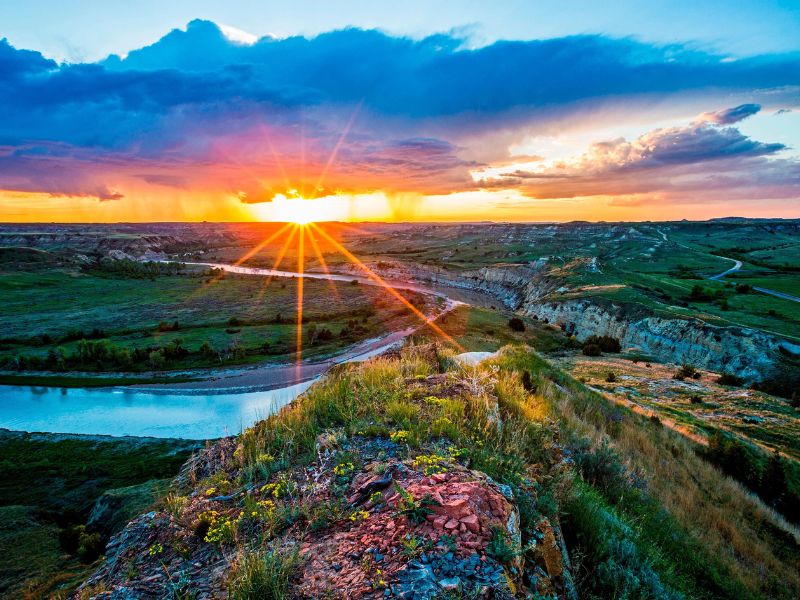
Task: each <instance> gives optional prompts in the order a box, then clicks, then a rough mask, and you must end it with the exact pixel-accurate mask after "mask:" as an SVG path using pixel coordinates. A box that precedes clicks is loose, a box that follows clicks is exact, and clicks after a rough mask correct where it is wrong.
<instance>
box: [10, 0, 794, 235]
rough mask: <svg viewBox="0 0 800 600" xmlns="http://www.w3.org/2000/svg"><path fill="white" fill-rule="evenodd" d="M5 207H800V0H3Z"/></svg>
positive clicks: (313, 210) (115, 215)
mask: <svg viewBox="0 0 800 600" xmlns="http://www.w3.org/2000/svg"><path fill="white" fill-rule="evenodd" d="M2 37H5V39H4V40H3V41H0V115H1V116H0V221H178V220H210V221H211V220H214V221H243V220H295V219H297V218H299V216H301V215H307V214H313V218H314V219H316V220H397V221H406V220H417V221H419V220H421V221H434V220H448V221H453V220H469V221H475V220H492V221H551V220H555V221H569V220H578V219H581V220H660V219H681V218H689V219H705V218H710V217H720V216H730V215H738V216H761V217H800V2H795V1H791V0H789V1H783V2H779V1H774V2H770V1H756V0H737V2H729V1H728V2H723V1H698V0H693V1H672V2H640V1H637V2H634V1H623V2H580V1H578V2H576V1H573V2H563V0H562V1H559V2H551V1H549V0H548V1H539V2H536V1H526V2H523V1H519V2H503V1H499V2H491V3H490V2H449V1H422V0H406V1H404V2H392V3H388V2H386V3H384V2H376V1H372V2H352V1H350V2H347V1H346V2H330V1H327V2H322V1H320V2H300V1H297V2H264V1H261V2H256V1H246V2H245V1H242V2H236V1H230V2H226V3H219V2H209V1H204V0H199V1H198V0H195V1H191V2H189V1H179V2H173V3H164V2H163V1H162V2H155V1H151V0H144V1H140V2H135V3H133V2H115V1H109V0H104V1H100V0H82V1H80V2H77V1H71V2H70V1H60V2H55V1H44V0H30V1H27V2H13V3H12V2H4V3H2V4H1V5H0V38H2Z"/></svg>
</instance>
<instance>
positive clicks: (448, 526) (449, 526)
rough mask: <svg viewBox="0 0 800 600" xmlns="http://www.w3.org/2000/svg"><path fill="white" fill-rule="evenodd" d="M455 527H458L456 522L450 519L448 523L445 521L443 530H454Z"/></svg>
mask: <svg viewBox="0 0 800 600" xmlns="http://www.w3.org/2000/svg"><path fill="white" fill-rule="evenodd" d="M456 527H458V521H456V520H455V519H450V520H449V521H447V523H445V524H444V528H445V529H455V528H456Z"/></svg>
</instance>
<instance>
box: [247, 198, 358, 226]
mask: <svg viewBox="0 0 800 600" xmlns="http://www.w3.org/2000/svg"><path fill="white" fill-rule="evenodd" d="M253 211H254V213H255V215H256V217H257V218H258V219H259V220H261V221H278V222H283V223H295V224H297V225H308V224H309V223H312V222H315V221H341V220H345V219H346V218H347V216H348V215H347V207H346V206H345V205H344V203H343V202H342V200H341V199H340V198H338V197H336V196H330V197H325V198H314V199H310V198H303V197H300V196H291V197H287V196H286V195H284V194H276V195H275V196H274V197H273V198H272V201H271V202H264V203H262V204H256V205H253Z"/></svg>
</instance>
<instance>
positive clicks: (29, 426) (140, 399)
mask: <svg viewBox="0 0 800 600" xmlns="http://www.w3.org/2000/svg"><path fill="white" fill-rule="evenodd" d="M312 383H313V381H306V382H303V383H299V384H296V385H292V386H289V387H285V388H280V389H275V390H269V391H261V392H245V393H232V394H192V395H188V394H164V393H157V394H156V393H152V392H147V391H144V390H134V389H130V388H129V389H125V390H124V391H123V390H118V389H110V388H106V389H83V388H72V389H67V388H50V387H41V386H36V387H32V386H8V385H4V386H0V428H6V429H14V430H19V431H48V432H55V433H82V434H103V435H134V436H152V437H171V438H186V439H213V438H217V437H221V436H224V435H232V434H236V433H239V432H240V431H241V430H242V429H243V428H245V427H249V426H251V425H252V424H253V423H255V422H256V421H258V420H259V419H263V418H265V417H267V416H269V415H270V414H272V413H273V412H275V411H276V410H278V409H280V408H281V407H283V406H285V405H286V404H288V403H289V402H291V401H292V400H294V399H295V398H296V397H297V396H299V395H300V394H302V393H303V392H304V391H305V390H307V389H308V388H309V386H310V385H311V384H312Z"/></svg>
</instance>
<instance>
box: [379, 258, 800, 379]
mask: <svg viewBox="0 0 800 600" xmlns="http://www.w3.org/2000/svg"><path fill="white" fill-rule="evenodd" d="M373 267H374V268H375V269H376V270H377V271H379V272H380V273H381V275H382V276H384V277H386V278H388V279H396V280H403V278H405V280H408V279H410V278H413V279H416V280H418V281H424V282H428V283H433V284H439V285H446V286H451V287H456V288H460V289H468V290H474V291H480V292H483V293H487V294H490V295H492V296H494V297H495V298H498V299H499V300H500V301H501V302H502V303H503V304H504V305H505V306H506V307H508V308H510V309H512V310H515V311H519V312H521V313H522V314H524V315H528V316H532V317H536V318H538V319H542V320H546V321H547V322H549V323H554V324H557V325H561V326H563V327H564V329H565V330H566V331H567V332H568V333H575V335H576V337H577V339H578V340H583V339H585V338H587V337H589V336H591V335H610V336H612V337H615V338H617V339H619V340H620V343H621V344H622V345H623V346H625V347H627V348H635V349H637V350H639V351H640V352H642V353H643V354H649V355H651V356H653V357H654V358H655V359H658V360H661V361H665V362H673V363H677V364H683V363H689V364H692V365H694V366H696V367H700V368H703V369H707V370H711V371H716V372H729V373H733V374H736V375H737V376H739V377H742V378H743V379H745V380H747V381H749V382H753V381H759V380H763V379H765V378H768V377H771V376H773V375H774V374H775V372H776V371H777V370H779V369H780V368H781V367H780V362H781V355H782V354H788V355H798V354H800V347H798V346H797V345H795V344H792V343H790V342H789V341H787V340H784V339H781V338H779V337H777V336H774V335H771V334H768V333H765V332H763V331H759V330H755V329H748V328H743V327H719V326H714V325H709V324H707V323H704V322H703V321H701V320H700V319H665V318H661V317H657V316H653V315H652V314H650V313H649V311H647V310H646V309H644V307H641V306H622V305H615V304H613V303H609V302H602V303H601V302H599V301H595V300H592V299H588V298H582V299H576V300H560V301H557V302H553V301H551V300H550V298H551V297H552V296H553V293H554V292H555V293H557V292H559V291H563V290H564V289H565V288H564V287H563V286H564V279H563V277H562V273H565V272H570V271H574V270H575V269H585V270H586V271H588V272H597V271H598V270H599V269H600V265H599V263H598V261H597V259H596V258H585V259H574V260H573V261H572V262H570V263H568V264H564V265H559V266H554V265H553V264H551V263H550V262H549V261H548V260H546V259H541V260H538V261H536V262H533V263H530V264H525V265H505V264H503V265H493V266H489V267H483V268H481V269H477V270H474V271H451V270H446V269H442V268H436V267H430V266H426V265H409V264H405V263H399V262H391V263H379V264H376V265H373Z"/></svg>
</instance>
